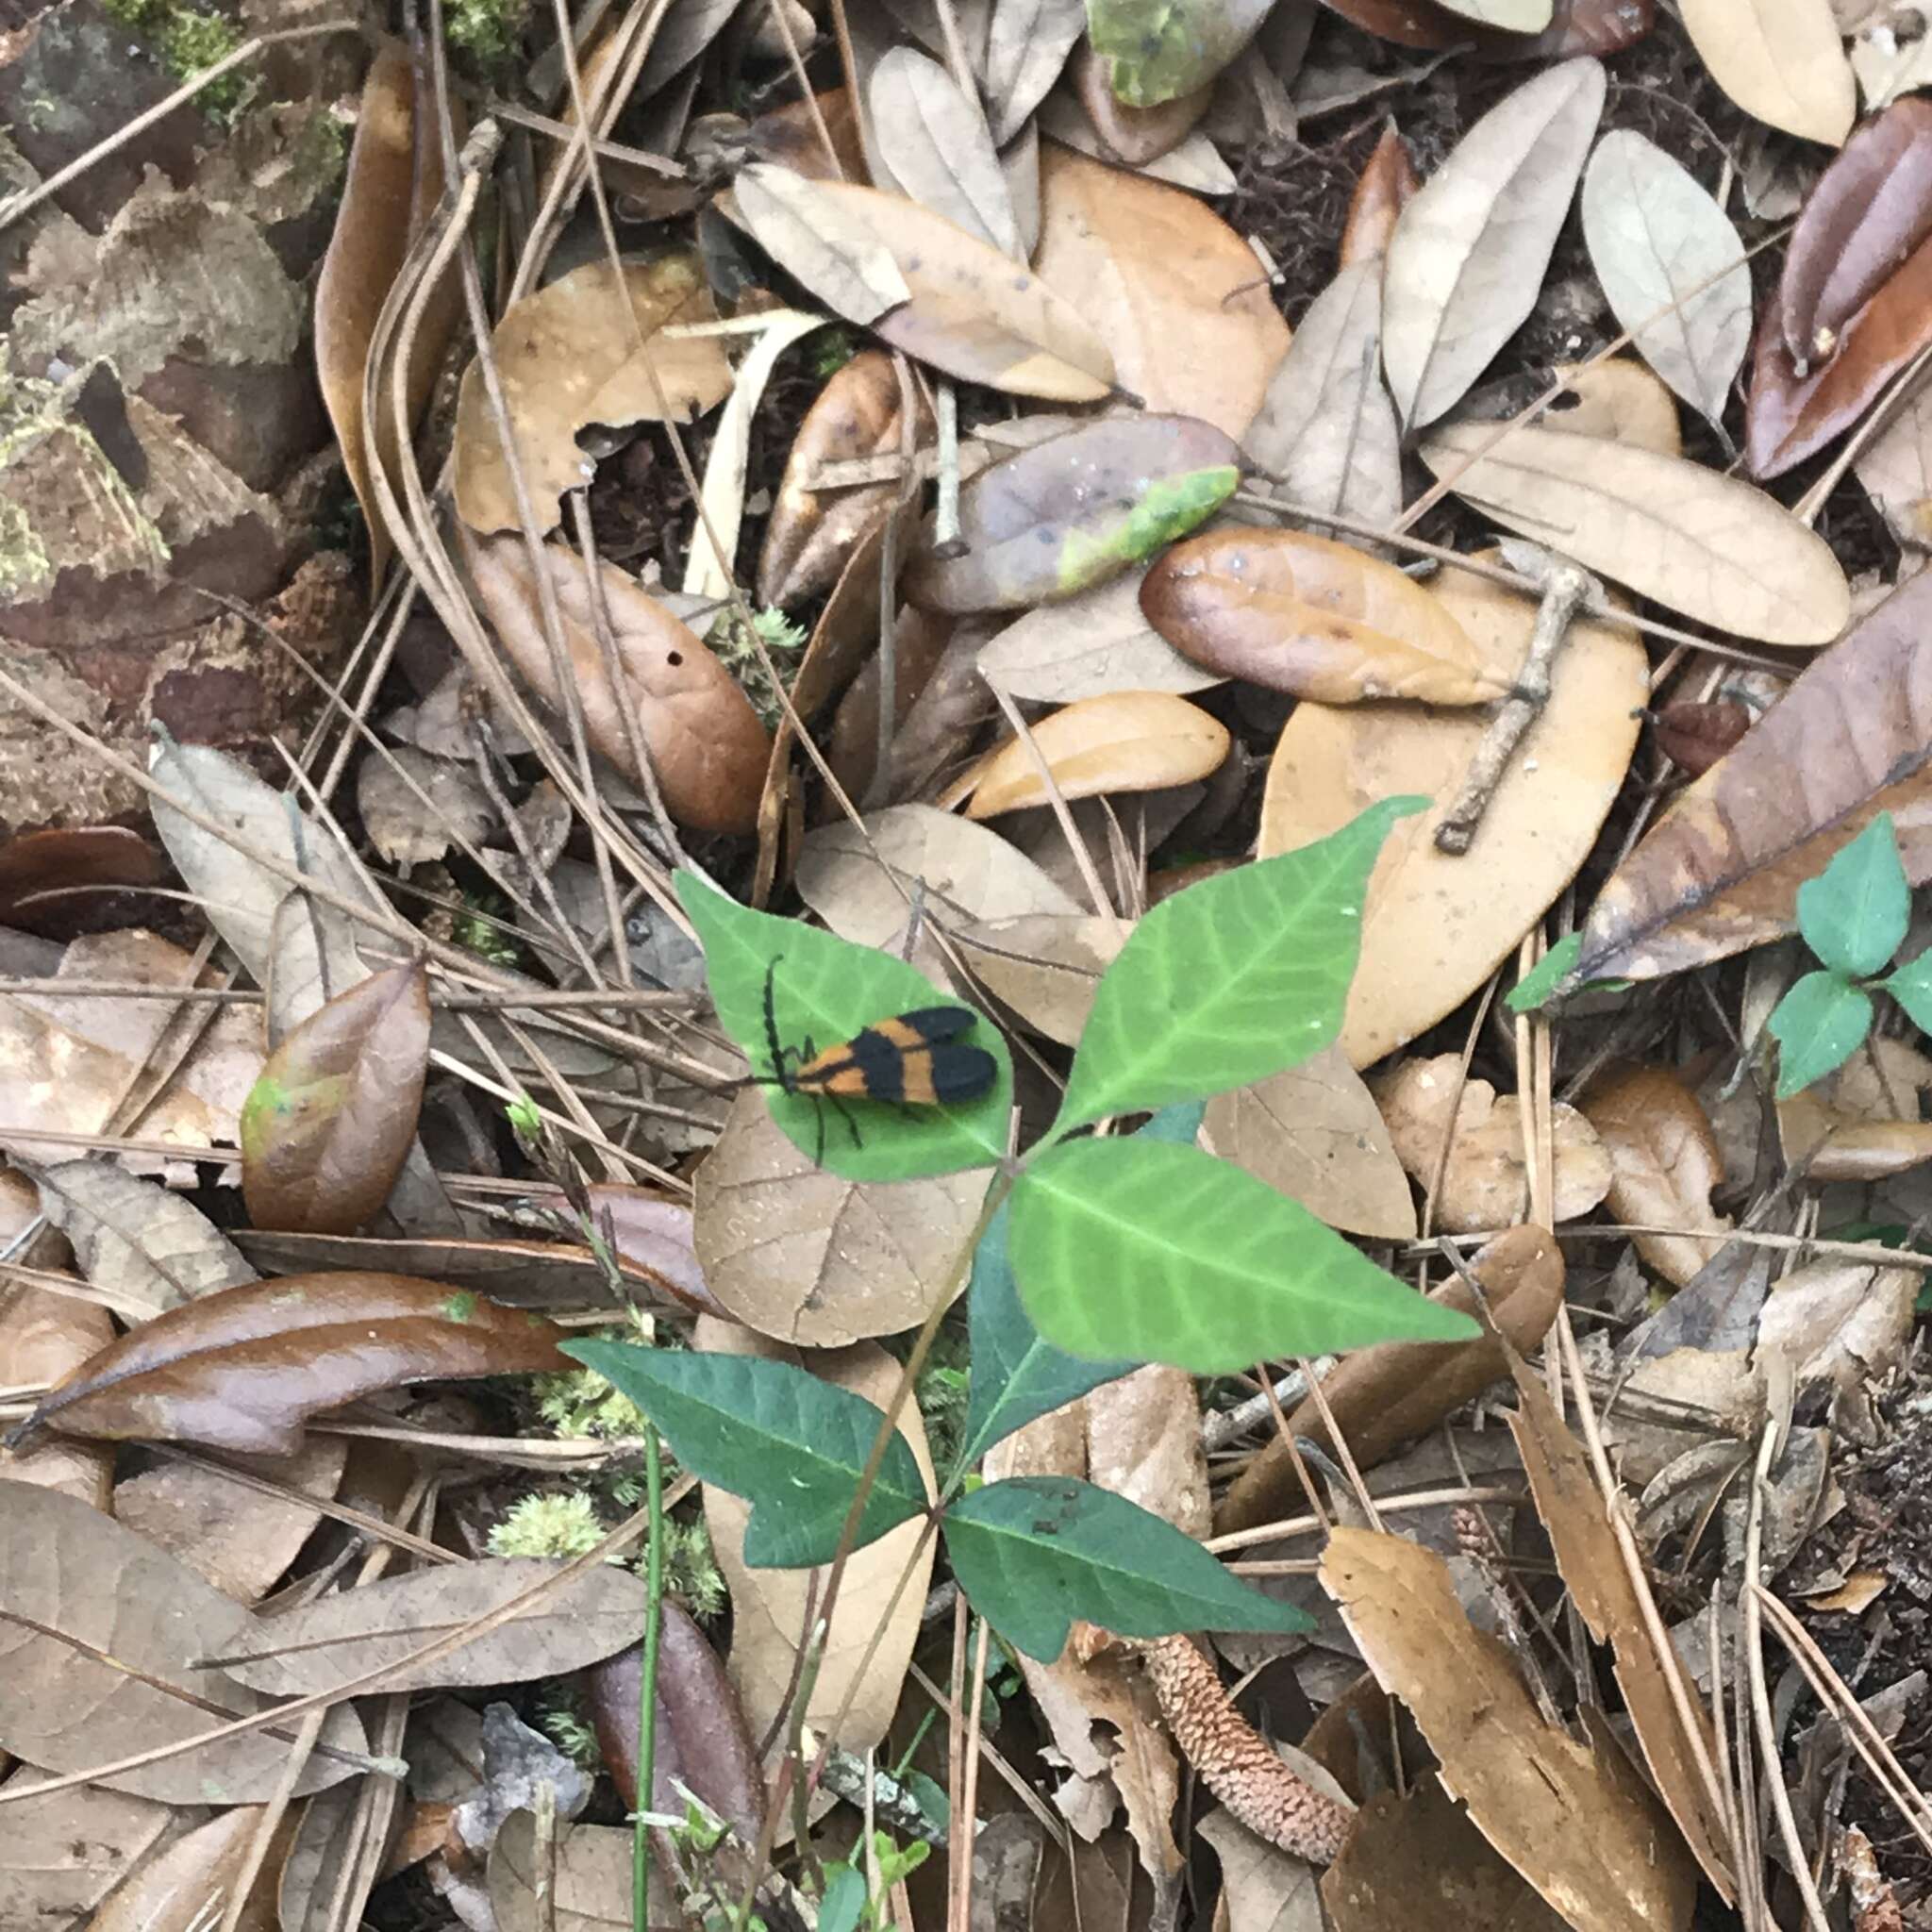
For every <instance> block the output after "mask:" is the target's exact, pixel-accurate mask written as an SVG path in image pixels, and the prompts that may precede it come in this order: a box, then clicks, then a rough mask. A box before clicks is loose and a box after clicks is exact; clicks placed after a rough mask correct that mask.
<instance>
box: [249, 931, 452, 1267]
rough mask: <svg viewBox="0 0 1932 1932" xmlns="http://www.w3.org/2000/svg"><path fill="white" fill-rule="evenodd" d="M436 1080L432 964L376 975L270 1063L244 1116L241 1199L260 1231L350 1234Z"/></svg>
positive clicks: (409, 1138)
mask: <svg viewBox="0 0 1932 1932" xmlns="http://www.w3.org/2000/svg"><path fill="white" fill-rule="evenodd" d="M428 1071H429V975H428V973H427V972H426V970H425V967H424V965H423V962H422V961H421V960H417V961H416V962H415V963H414V964H412V965H408V966H391V967H390V968H389V969H388V970H387V971H385V972H382V973H377V974H372V975H371V976H370V977H369V978H367V979H365V980H363V981H361V982H360V984H358V985H356V986H352V987H351V988H350V989H349V990H348V991H346V992H343V993H338V994H337V995H336V997H335V998H334V999H332V1000H331V1001H329V1003H328V1004H327V1006H325V1007H323V1008H320V1009H319V1010H318V1011H317V1012H314V1013H312V1014H310V1015H309V1017H308V1019H306V1020H305V1021H303V1022H302V1024H300V1025H299V1026H297V1027H296V1028H295V1029H294V1030H293V1031H292V1032H291V1034H290V1035H289V1036H288V1038H287V1039H286V1040H284V1041H282V1043H281V1044H280V1045H279V1046H278V1047H276V1049H275V1052H274V1053H272V1054H271V1055H270V1056H269V1058H268V1063H267V1065H265V1066H264V1067H263V1068H262V1070H261V1075H260V1077H259V1078H258V1080H257V1081H256V1083H255V1088H254V1091H252V1092H251V1093H250V1094H249V1096H248V1104H247V1106H246V1107H244V1108H242V1193H243V1196H244V1197H245V1199H246V1200H247V1203H248V1213H249V1218H250V1219H251V1220H252V1221H254V1223H255V1224H256V1225H257V1226H258V1227H281V1228H292V1229H294V1230H296V1231H297V1232H300V1233H309V1234H353V1233H355V1231H356V1230H357V1229H358V1227H360V1226H361V1225H362V1224H363V1223H364V1222H365V1221H367V1220H369V1219H370V1218H371V1217H372V1216H373V1215H374V1214H375V1212H376V1211H377V1210H378V1209H379V1208H381V1206H382V1204H383V1203H384V1202H385V1201H386V1200H387V1199H388V1198H389V1193H390V1190H391V1188H392V1187H393V1186H394V1185H395V1181H396V1176H397V1175H398V1174H400V1173H401V1172H402V1167H403V1162H404V1160H405V1159H406V1158H408V1152H409V1149H410V1148H411V1147H412V1146H414V1145H415V1141H416V1116H417V1114H418V1113H419V1111H420V1110H421V1108H422V1106H423V1082H424V1078H425V1075H426V1074H427V1073H428Z"/></svg>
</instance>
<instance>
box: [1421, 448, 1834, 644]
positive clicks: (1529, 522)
mask: <svg viewBox="0 0 1932 1932" xmlns="http://www.w3.org/2000/svg"><path fill="white" fill-rule="evenodd" d="M1494 435H1495V430H1494V429H1493V427H1491V426H1490V425H1481V424H1474V423H1465V424H1459V425H1453V426H1450V427H1448V428H1444V429H1442V430H1440V431H1438V432H1437V433H1436V434H1435V435H1433V436H1431V437H1430V438H1429V439H1428V441H1426V442H1424V444H1423V459H1424V461H1425V462H1426V463H1427V464H1428V465H1429V467H1430V468H1431V469H1433V470H1434V471H1435V472H1436V473H1437V474H1438V475H1442V476H1453V478H1454V480H1453V482H1452V484H1451V487H1452V488H1453V489H1454V490H1455V491H1456V492H1457V495H1458V496H1461V497H1463V498H1464V499H1465V500H1466V501H1467V502H1469V503H1471V504H1473V505H1474V506H1475V508H1477V509H1479V510H1481V511H1482V512H1483V514H1484V515H1485V516H1488V517H1492V518H1493V519H1494V520H1495V521H1496V522H1497V523H1499V524H1501V525H1503V527H1504V528H1505V529H1507V530H1514V531H1516V532H1517V533H1518V534H1519V535H1522V536H1524V537H1530V538H1534V539H1535V541H1537V542H1539V543H1541V544H1545V545H1547V546H1548V548H1550V549H1552V550H1554V551H1556V552H1557V553H1558V554H1559V555H1561V556H1564V557H1569V558H1574V560H1575V561H1576V562H1578V563H1580V564H1582V565H1583V566H1584V568H1585V569H1586V570H1591V571H1595V572H1598V573H1599V574H1601V575H1604V576H1607V577H1611V578H1614V579H1615V580H1616V581H1617V582H1619V583H1622V584H1625V585H1627V586H1628V587H1629V588H1630V589H1631V590H1633V591H1638V592H1640V593H1641V595H1643V596H1646V597H1654V598H1655V599H1656V600H1657V602H1658V603H1659V604H1662V605H1666V606H1668V607H1669V608H1671V609H1673V610H1677V611H1681V612H1682V613H1683V614H1684V615H1685V616H1686V617H1691V618H1694V619H1695V620H1696V621H1697V622H1699V623H1700V624H1708V625H1714V626H1716V627H1717V628H1719V629H1721V630H1724V631H1726V632H1728V633H1729V634H1730V635H1732V636H1734V637H1742V638H1756V639H1757V640H1759V641H1761V642H1764V643H1767V644H1828V643H1830V642H1831V641H1832V640H1833V639H1834V638H1836V637H1837V636H1838V635H1839V633H1840V631H1841V630H1843V628H1844V627H1845V625H1846V624H1847V623H1848V622H1849V621H1850V619H1851V614H1852V599H1851V591H1850V589H1849V587H1848V586H1847V584H1846V582H1845V574H1844V571H1843V569H1842V568H1841V567H1840V564H1839V561H1838V559H1837V558H1836V557H1834V556H1833V555H1832V552H1831V546H1830V545H1829V544H1827V543H1826V542H1825V541H1824V539H1823V538H1822V537H1820V536H1819V535H1818V534H1817V533H1816V532H1815V531H1813V530H1810V529H1807V527H1806V526H1805V525H1803V524H1801V523H1800V522H1799V521H1798V520H1797V518H1796V517H1794V516H1793V515H1792V514H1791V513H1790V511H1789V510H1788V509H1786V508H1784V507H1783V506H1782V505H1781V504H1779V503H1778V502H1777V501H1776V500H1775V499H1774V498H1773V497H1770V496H1767V495H1766V494H1765V493H1764V491H1761V490H1756V489H1753V488H1752V486H1751V485H1750V484H1748V483H1745V482H1742V481H1740V479H1739V478H1737V477H1735V476H1726V475H1721V474H1720V473H1719V472H1718V471H1716V470H1707V469H1706V468H1704V466H1703V465H1702V464H1700V463H1692V462H1687V461H1685V460H1684V459H1683V458H1672V457H1666V456H1658V455H1657V454H1656V453H1655V452H1654V451H1651V450H1645V449H1634V448H1632V447H1630V446H1629V445H1628V444H1624V443H1607V444H1606V443H1599V442H1595V441H1584V440H1582V439H1579V438H1577V437H1574V436H1566V435H1564V434H1563V433H1562V432H1561V431H1560V430H1555V429H1545V428H1542V427H1541V426H1539V425H1527V426H1525V427H1524V428H1521V429H1516V430H1512V431H1511V432H1510V434H1509V435H1508V436H1507V437H1506V438H1505V439H1504V440H1503V441H1501V442H1499V443H1497V445H1496V447H1495V448H1494V449H1493V450H1491V451H1490V453H1489V454H1487V455H1483V456H1478V455H1477V454H1476V452H1477V451H1478V450H1480V449H1482V448H1483V446H1484V445H1485V444H1486V443H1487V442H1489V441H1491V439H1492V438H1493V437H1494Z"/></svg>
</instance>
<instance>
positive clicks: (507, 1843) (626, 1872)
mask: <svg viewBox="0 0 1932 1932" xmlns="http://www.w3.org/2000/svg"><path fill="white" fill-rule="evenodd" d="M636 1837H637V1834H636V1833H635V1832H634V1831H633V1830H632V1829H631V1827H630V1826H629V1825H627V1824H623V1825H620V1824H572V1823H569V1822H568V1821H564V1820H559V1821H558V1825H557V1834H556V1838H555V1840H554V1841H553V1842H552V1843H551V1844H549V1845H547V1846H546V1845H542V1844H541V1843H540V1841H539V1840H538V1837H537V1820H536V1815H535V1814H534V1813H533V1812H529V1811H512V1812H511V1813H510V1815H509V1816H508V1818H507V1819H505V1820H504V1822H503V1827H502V1829H501V1830H499V1831H498V1832H497V1834H496V1836H495V1838H494V1839H493V1840H491V1846H490V1864H489V1884H490V1896H489V1907H490V1911H491V1919H492V1921H493V1923H494V1924H495V1927H496V1932H613V1928H614V1927H619V1926H624V1925H628V1924H631V1901H632V1896H633V1893H632V1872H631V1859H632V1857H633V1855H634V1853H635V1849H636ZM648 1909H649V1913H650V1923H651V1924H661V1925H673V1924H677V1922H678V1919H679V1916H680V1915H679V1913H678V1909H677V1895H676V1892H675V1889H674V1888H673V1886H672V1883H671V1875H670V1874H669V1873H668V1872H667V1871H666V1870H665V1867H664V1861H663V1860H662V1859H654V1860H653V1861H652V1864H651V1883H650V1904H649V1907H648Z"/></svg>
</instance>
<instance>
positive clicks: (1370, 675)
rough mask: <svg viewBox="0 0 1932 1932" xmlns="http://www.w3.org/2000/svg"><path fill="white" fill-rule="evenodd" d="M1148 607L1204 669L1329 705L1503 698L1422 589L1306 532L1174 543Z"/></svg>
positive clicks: (1225, 533)
mask: <svg viewBox="0 0 1932 1932" xmlns="http://www.w3.org/2000/svg"><path fill="white" fill-rule="evenodd" d="M1141 609H1142V611H1144V612H1145V613H1146V617H1147V621H1148V623H1149V624H1151V625H1153V626H1154V628H1155V629H1156V630H1158V632H1159V633H1160V635H1161V636H1162V637H1164V638H1165V639H1166V640H1167V641H1168V642H1169V643H1171V644H1172V645H1173V646H1174V649H1175V650H1177V651H1179V652H1180V653H1181V654H1182V655H1183V656H1184V657H1187V658H1191V659H1192V660H1193V661H1194V662H1195V663H1196V664H1201V665H1205V666H1206V667H1207V668H1208V670H1210V671H1214V672H1218V673H1219V674H1220V675H1223V676H1224V677H1245V678H1248V679H1250V680H1251V681H1252V682H1254V683H1256V684H1264V685H1266V686H1268V687H1269V689H1271V690H1273V691H1289V692H1291V693H1292V694H1293V695H1294V696H1296V697H1304V698H1314V699H1317V700H1318V701H1320V702H1321V703H1323V704H1330V705H1346V704H1355V703H1357V702H1359V701H1360V700H1362V699H1364V698H1414V699H1417V700H1419V701H1420V702H1422V703H1424V704H1432V705H1480V704H1487V703H1488V702H1490V700H1491V699H1492V698H1497V697H1500V696H1501V695H1502V694H1503V691H1504V689H1505V687H1504V686H1503V685H1502V684H1500V683H1499V682H1497V680H1496V679H1494V678H1493V677H1491V676H1490V675H1487V674H1486V673H1485V672H1484V671H1483V669H1482V668H1481V667H1480V666H1479V665H1478V664H1477V662H1476V655H1475V646H1474V644H1472V643H1471V642H1470V641H1469V639H1468V637H1467V636H1466V635H1465V634H1464V632H1463V628H1462V626H1461V625H1459V624H1457V621H1456V619H1455V618H1454V617H1453V616H1451V614H1450V613H1449V611H1448V610H1447V609H1446V608H1444V607H1443V605H1442V604H1441V603H1440V602H1439V601H1438V600H1437V598H1436V597H1435V596H1434V595H1433V594H1432V593H1431V592H1430V591H1428V590H1426V589H1425V588H1424V586H1422V585H1420V584H1418V583H1415V582H1414V581H1412V580H1411V579H1410V578H1408V577H1407V576H1405V575H1403V574H1402V573H1401V572H1400V571H1399V570H1397V569H1396V568H1395V567H1394V566H1393V565H1392V564H1387V563H1380V562H1377V561H1376V559H1375V558H1372V557H1366V556H1364V555H1363V554H1362V552H1360V551H1359V550H1355V549H1351V548H1350V547H1349V546H1348V545H1347V544H1345V543H1334V542H1330V541H1328V540H1327V539H1326V538H1324V537H1309V536H1306V535H1304V534H1303V533H1302V532H1300V531H1298V530H1250V529H1231V530H1218V531H1215V532H1213V533H1212V534H1211V535H1208V536H1205V537H1194V538H1191V539H1190V540H1189V541H1187V542H1185V543H1176V544H1175V545H1174V548H1173V549H1171V550H1169V551H1168V552H1167V553H1166V555H1165V556H1163V557H1162V558H1160V560H1159V561H1158V563H1157V564H1155V566H1154V568H1153V569H1152V570H1150V571H1149V572H1148V573H1147V579H1146V581H1145V582H1144V583H1143V584H1142V585H1141Z"/></svg>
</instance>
